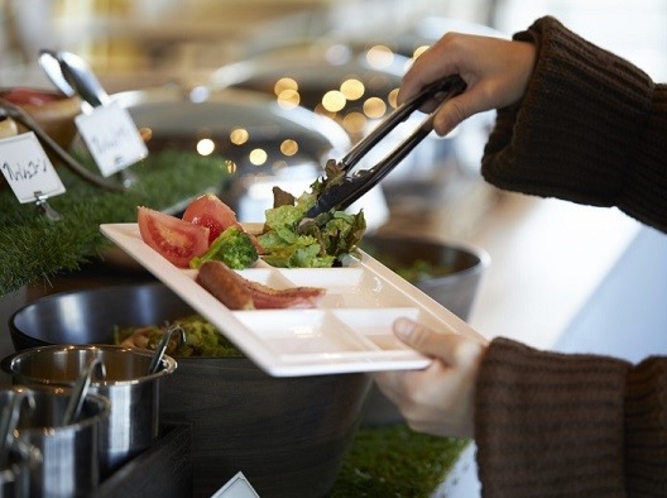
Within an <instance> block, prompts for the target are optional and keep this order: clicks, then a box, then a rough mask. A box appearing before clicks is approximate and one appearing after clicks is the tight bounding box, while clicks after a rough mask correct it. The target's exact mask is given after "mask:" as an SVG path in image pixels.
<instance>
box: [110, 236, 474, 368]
mask: <svg viewBox="0 0 667 498" xmlns="http://www.w3.org/2000/svg"><path fill="white" fill-rule="evenodd" d="M100 229H101V231H102V233H103V234H104V235H105V236H106V237H108V238H109V239H110V240H111V241H113V242H114V243H115V244H116V245H118V246H119V247H120V248H121V249H123V250H124V251H125V252H126V253H127V254H129V255H130V256H131V257H132V258H134V259H135V260H136V261H137V262H138V263H140V264H141V265H142V266H144V267H145V268H146V269H147V270H149V271H150V272H151V273H153V274H154V275H155V276H156V277H157V278H158V279H159V280H161V281H162V282H163V283H164V284H166V285H167V286H168V287H169V288H171V289H172V290H173V291H174V292H175V293H176V294H178V295H179V296H180V297H181V298H182V299H183V300H184V301H185V302H187V303H188V304H189V305H190V306H192V308H193V309H194V310H196V311H197V312H198V313H199V314H201V315H202V316H203V317H204V318H206V319H207V320H209V321H210V322H211V323H212V324H213V325H214V326H215V327H216V328H218V330H219V331H220V332H221V333H222V334H224V335H225V336H226V337H227V338H228V339H229V340H231V341H232V342H233V343H234V344H235V345H236V347H238V348H239V349H240V350H241V351H242V352H243V353H244V354H245V355H246V356H247V357H248V358H250V359H251V360H252V361H253V362H255V363H256V364H257V365H258V366H259V367H260V368H262V369H263V370H264V371H266V372H267V373H268V374H269V375H272V376H274V377H294V376H304V375H321V374H339V373H352V372H377V371H387V370H411V369H420V368H425V367H427V366H428V365H429V364H430V362H431V360H430V359H428V358H426V357H424V356H422V355H421V354H419V353H417V352H416V351H414V350H412V349H409V348H407V347H406V346H405V345H404V344H402V343H401V342H400V341H399V340H397V339H396V338H395V337H394V334H393V332H392V330H391V325H392V323H393V321H394V320H395V319H396V318H398V317H401V316H405V317H410V318H412V319H415V320H417V321H418V322H420V323H422V324H424V325H426V326H428V327H430V328H433V329H434V330H438V331H443V332H444V331H450V332H454V333H460V334H464V335H468V336H471V337H475V338H479V339H481V336H480V335H479V334H478V333H477V332H476V331H475V330H473V329H472V328H471V327H470V326H469V325H468V324H467V323H465V322H464V321H463V320H461V319H460V318H458V317H457V316H456V315H454V314H453V313H451V312H450V311H449V310H447V309H446V308H444V307H443V306H442V305H440V304H438V303H437V302H436V301H434V300H433V299H431V298H430V297H429V296H427V295H426V294H424V293H423V292H422V291H420V290H419V289H417V288H416V287H414V286H413V285H411V284H409V283H408V282H406V281H405V280H404V279H402V278H401V277H399V276H398V275H396V274H395V273H394V272H392V271H391V270H389V269H388V268H386V267H385V266H384V265H382V264H381V263H379V262H378V261H377V260H375V259H373V258H372V257H370V256H369V255H368V254H366V253H365V252H363V251H359V257H358V258H357V257H351V256H350V257H347V258H346V259H345V261H343V267H342V268H322V269H307V268H301V269H284V268H274V267H271V266H269V265H267V264H266V263H264V262H263V261H259V262H258V263H257V265H256V267H254V268H250V269H247V270H240V271H239V273H240V274H241V275H243V276H244V277H245V278H247V279H249V280H254V281H257V282H261V283H263V284H266V285H270V286H272V287H275V288H285V287H290V286H313V287H322V288H324V289H325V290H326V295H325V296H324V297H323V298H322V299H320V300H319V301H318V304H317V307H316V308H312V309H302V308H299V309H294V308H292V309H280V310H252V311H234V310H230V309H229V308H227V307H226V306H224V305H223V304H222V303H221V302H220V301H218V300H217V299H216V298H215V297H213V296H212V295H211V294H209V293H208V291H206V290H205V289H204V288H203V287H201V286H200V285H199V284H198V283H197V282H195V277H196V270H188V269H180V268H177V267H176V266H174V265H173V264H171V263H170V262H169V261H167V260H166V259H165V258H163V257H162V256H160V255H159V254H158V253H157V252H156V251H154V250H153V249H152V248H151V247H149V246H148V245H147V244H145V243H144V242H143V240H142V239H141V236H140V235H139V228H138V226H137V224H136V223H116V224H104V225H101V226H100Z"/></svg>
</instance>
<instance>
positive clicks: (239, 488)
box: [211, 472, 259, 498]
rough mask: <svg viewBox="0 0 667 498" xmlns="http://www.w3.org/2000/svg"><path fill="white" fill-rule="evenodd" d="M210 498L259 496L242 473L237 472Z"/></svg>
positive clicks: (248, 497) (249, 497) (254, 497)
mask: <svg viewBox="0 0 667 498" xmlns="http://www.w3.org/2000/svg"><path fill="white" fill-rule="evenodd" d="M211 498H259V495H258V494H257V491H255V488H253V487H252V485H251V484H250V481H248V479H247V478H246V476H244V475H243V472H237V473H236V475H234V477H232V478H231V479H230V480H229V481H227V483H226V484H225V485H224V486H223V487H222V488H220V489H219V490H218V491H216V492H215V493H214V494H213V495H212V496H211Z"/></svg>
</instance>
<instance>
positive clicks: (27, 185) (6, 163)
mask: <svg viewBox="0 0 667 498" xmlns="http://www.w3.org/2000/svg"><path fill="white" fill-rule="evenodd" d="M0 165H1V166H0V167H1V168H2V174H3V175H4V176H5V179H6V180H7V183H8V184H9V186H10V187H11V189H12V191H13V192H14V195H15V196H16V198H17V199H18V200H19V202H20V203H21V204H26V203H28V202H35V201H36V200H37V197H38V196H39V197H42V196H43V197H53V196H55V195H60V194H63V193H65V186H64V185H63V183H62V181H61V180H60V177H59V176H58V173H56V169H55V168H54V167H53V164H51V161H50V160H49V158H48V156H47V155H46V152H45V151H44V148H43V147H42V144H40V143H39V140H37V137H36V136H35V134H34V133H33V132H28V133H21V134H20V135H15V136H13V137H8V138H3V139H1V140H0Z"/></svg>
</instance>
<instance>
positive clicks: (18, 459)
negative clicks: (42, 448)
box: [0, 439, 42, 498]
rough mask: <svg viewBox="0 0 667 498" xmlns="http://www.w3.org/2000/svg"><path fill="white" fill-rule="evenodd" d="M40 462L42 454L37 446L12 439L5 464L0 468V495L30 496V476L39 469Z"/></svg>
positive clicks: (7, 496) (8, 497) (7, 497)
mask: <svg viewBox="0 0 667 498" xmlns="http://www.w3.org/2000/svg"><path fill="white" fill-rule="evenodd" d="M41 464H42V455H41V453H40V452H39V450H38V449H37V448H35V447H34V446H32V445H29V444H26V443H25V442H23V441H21V440H20V439H14V441H12V443H11V445H10V446H9V454H8V459H7V465H6V467H5V468H3V469H0V496H1V497H2V498H23V497H25V496H30V478H31V476H32V475H35V474H36V473H37V472H38V471H39V468H40V466H41Z"/></svg>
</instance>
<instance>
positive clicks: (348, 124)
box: [343, 111, 368, 135]
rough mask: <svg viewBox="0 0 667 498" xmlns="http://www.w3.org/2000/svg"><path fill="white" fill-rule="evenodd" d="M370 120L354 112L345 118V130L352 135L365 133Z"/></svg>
mask: <svg viewBox="0 0 667 498" xmlns="http://www.w3.org/2000/svg"><path fill="white" fill-rule="evenodd" d="M367 122H368V120H367V119H366V116H364V115H363V114H362V113H360V112H357V111H352V112H350V113H348V114H346V115H345V117H344V118H343V128H345V130H346V131H347V132H348V133H350V134H351V135H356V134H359V133H363V131H364V128H365V127H366V123H367Z"/></svg>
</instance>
